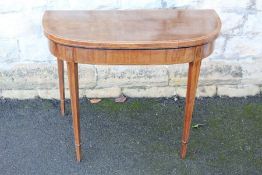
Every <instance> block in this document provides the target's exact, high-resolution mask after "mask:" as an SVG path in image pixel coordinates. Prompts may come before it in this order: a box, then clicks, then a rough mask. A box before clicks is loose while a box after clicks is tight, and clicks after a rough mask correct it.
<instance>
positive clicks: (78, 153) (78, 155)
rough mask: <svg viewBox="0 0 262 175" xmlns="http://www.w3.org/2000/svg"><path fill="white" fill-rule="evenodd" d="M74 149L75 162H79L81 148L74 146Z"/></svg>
mask: <svg viewBox="0 0 262 175" xmlns="http://www.w3.org/2000/svg"><path fill="white" fill-rule="evenodd" d="M75 149H76V160H77V162H80V161H81V146H75Z"/></svg>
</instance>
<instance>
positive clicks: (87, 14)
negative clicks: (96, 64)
mask: <svg viewBox="0 0 262 175" xmlns="http://www.w3.org/2000/svg"><path fill="white" fill-rule="evenodd" d="M43 27H44V32H45V35H46V36H47V37H48V38H49V39H50V40H53V41H54V42H56V43H59V44H64V45H69V46H77V47H85V48H106V49H110V48H111V49H120V48H121V49H145V48H147V49H161V48H164V49H166V48H179V47H190V46H196V45H203V44H206V43H208V42H210V41H213V40H214V39H215V38H216V37H217V36H218V34H219V31H220V28H221V22H220V19H219V17H218V15H217V14H216V12H215V11H214V10H173V9H169V10H168V9H156V10H103V11H46V12H45V14H44V17H43Z"/></svg>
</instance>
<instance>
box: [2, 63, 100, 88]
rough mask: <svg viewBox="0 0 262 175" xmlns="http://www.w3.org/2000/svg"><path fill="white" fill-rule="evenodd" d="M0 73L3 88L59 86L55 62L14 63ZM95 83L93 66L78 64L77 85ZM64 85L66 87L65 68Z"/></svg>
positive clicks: (87, 85) (84, 86)
mask: <svg viewBox="0 0 262 175" xmlns="http://www.w3.org/2000/svg"><path fill="white" fill-rule="evenodd" d="M65 68H66V66H65ZM0 73H1V74H0V87H1V89H3V90H7V89H13V90H34V89H57V88H58V86H59V83H58V74H57V65H56V64H24V65H16V66H14V67H13V68H11V69H7V70H1V71H0ZM95 85H96V74H95V68H94V67H93V66H90V65H81V66H79V87H80V88H93V87H94V86H95ZM65 87H66V88H68V78H67V71H66V69H65Z"/></svg>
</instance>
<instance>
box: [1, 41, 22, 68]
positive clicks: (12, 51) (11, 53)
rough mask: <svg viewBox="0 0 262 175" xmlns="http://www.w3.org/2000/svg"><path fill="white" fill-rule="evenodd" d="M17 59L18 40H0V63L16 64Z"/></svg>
mask: <svg viewBox="0 0 262 175" xmlns="http://www.w3.org/2000/svg"><path fill="white" fill-rule="evenodd" d="M19 58H20V55H19V47H18V40H16V39H0V63H11V62H16V61H18V60H19ZM0 68H1V64H0Z"/></svg>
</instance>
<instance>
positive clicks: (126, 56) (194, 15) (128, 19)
mask: <svg viewBox="0 0 262 175" xmlns="http://www.w3.org/2000/svg"><path fill="white" fill-rule="evenodd" d="M43 26H44V32H45V35H46V36H47V38H48V39H49V49H50V52H51V53H52V54H53V55H54V56H56V57H57V59H58V61H57V64H58V74H59V89H60V98H61V113H62V114H64V110H65V109H64V98H65V97H64V69H63V62H64V61H65V62H67V67H68V78H69V88H70V96H71V109H72V117H73V128H74V137H75V149H76V159H77V161H80V160H81V142H80V119H79V117H80V114H79V102H78V101H79V87H78V86H79V85H78V63H82V64H110V65H156V64H157V65H165V64H182V63H189V70H188V82H187V94H186V104H185V105H186V106H185V114H184V115H185V116H184V128H183V134H182V141H181V142H182V143H181V144H182V145H181V158H185V156H186V151H187V145H188V141H189V134H190V127H191V121H192V113H193V109H194V102H195V95H196V89H197V84H198V78H199V72H200V67H201V61H202V59H203V58H205V57H207V56H209V55H210V54H211V53H212V52H213V50H214V41H215V39H216V38H217V36H218V34H219V32H220V29H221V23H220V19H219V17H218V16H217V14H216V12H215V11H213V10H167V9H164V10H128V11H117V10H111V11H47V12H46V13H45V15H44V17H43Z"/></svg>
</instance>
